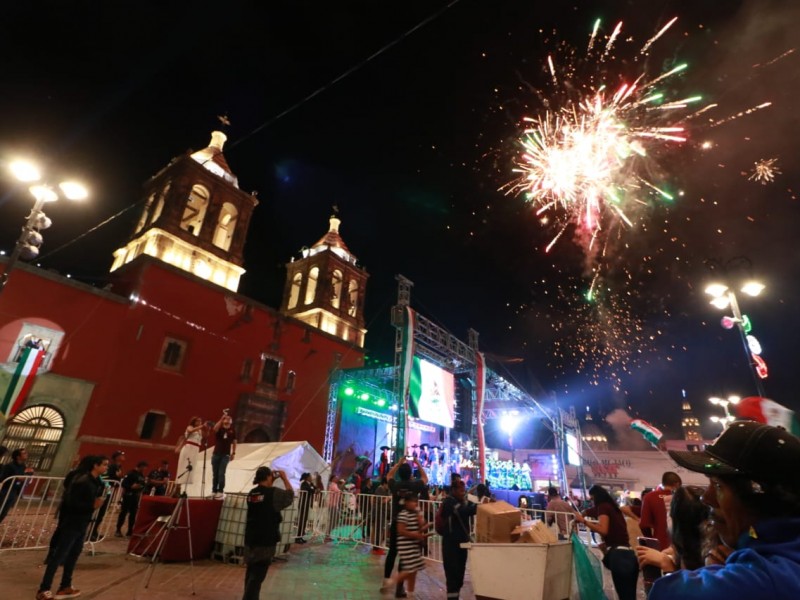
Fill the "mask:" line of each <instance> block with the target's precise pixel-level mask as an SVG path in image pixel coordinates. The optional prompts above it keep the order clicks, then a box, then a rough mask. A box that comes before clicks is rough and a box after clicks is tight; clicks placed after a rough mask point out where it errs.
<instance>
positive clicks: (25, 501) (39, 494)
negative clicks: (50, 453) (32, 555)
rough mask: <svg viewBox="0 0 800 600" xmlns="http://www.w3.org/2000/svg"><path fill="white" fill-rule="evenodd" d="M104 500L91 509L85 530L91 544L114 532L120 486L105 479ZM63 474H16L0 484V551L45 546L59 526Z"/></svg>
mask: <svg viewBox="0 0 800 600" xmlns="http://www.w3.org/2000/svg"><path fill="white" fill-rule="evenodd" d="M106 483H107V487H106V490H105V493H104V497H105V499H104V502H103V504H102V505H101V506H100V508H98V509H97V510H95V511H94V514H93V515H92V518H91V521H90V523H89V527H87V529H86V543H87V544H89V550H90V551H91V552H92V553H94V545H95V544H98V543H100V542H102V541H103V540H104V539H105V538H106V537H108V536H109V535H113V533H114V531H115V528H116V522H117V517H118V515H119V511H120V499H121V497H122V488H121V487H120V485H119V482H117V481H108V482H106ZM64 491H65V490H64V478H63V477H42V476H38V475H36V476H30V475H19V476H14V477H9V478H8V479H5V480H4V481H3V482H2V483H0V552H5V551H8V550H37V549H43V548H47V547H48V546H49V544H50V539H51V538H52V536H53V533H54V532H55V530H56V528H57V526H58V510H59V507H60V506H61V501H62V500H63V497H64Z"/></svg>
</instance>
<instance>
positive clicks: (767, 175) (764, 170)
mask: <svg viewBox="0 0 800 600" xmlns="http://www.w3.org/2000/svg"><path fill="white" fill-rule="evenodd" d="M780 173H781V170H780V169H779V168H778V159H777V158H762V159H761V160H759V161H757V162H756V163H755V165H754V166H753V171H752V172H751V173H750V176H749V177H748V178H747V179H749V180H750V181H758V182H759V183H760V184H761V185H767V184H768V183H772V182H773V181H775V176H776V175H780Z"/></svg>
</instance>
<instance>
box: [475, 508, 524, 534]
mask: <svg viewBox="0 0 800 600" xmlns="http://www.w3.org/2000/svg"><path fill="white" fill-rule="evenodd" d="M521 524H522V511H521V510H519V509H518V508H515V507H513V506H511V505H510V504H509V503H508V502H502V501H500V502H489V503H487V504H479V505H478V514H477V517H476V521H475V537H476V539H477V541H478V543H488V544H503V543H506V544H507V543H510V542H511V532H512V531H513V530H514V528H515V527H519V526H520V525H521Z"/></svg>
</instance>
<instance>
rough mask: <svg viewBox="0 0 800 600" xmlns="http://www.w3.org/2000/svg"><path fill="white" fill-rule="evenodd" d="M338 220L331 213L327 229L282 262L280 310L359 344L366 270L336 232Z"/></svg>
mask: <svg viewBox="0 0 800 600" xmlns="http://www.w3.org/2000/svg"><path fill="white" fill-rule="evenodd" d="M340 224H341V221H340V220H339V218H338V217H337V216H336V215H335V214H334V215H333V216H332V217H331V218H330V229H329V230H328V233H326V234H325V235H324V236H322V238H321V239H320V240H319V241H318V242H317V243H316V244H314V245H313V246H312V247H311V248H310V249H308V248H304V249H303V250H302V255H301V257H300V258H298V259H297V260H295V259H292V262H290V263H289V264H287V265H286V270H287V274H286V287H285V288H284V291H283V301H282V302H281V313H283V314H285V315H289V316H291V317H294V318H295V319H299V320H300V321H303V322H304V323H308V324H309V325H312V326H313V327H316V328H318V329H321V330H322V331H325V332H326V333H330V334H331V335H335V336H336V337H338V338H341V339H343V340H346V341H348V342H351V343H353V344H356V345H357V346H359V347H362V348H363V347H364V335H365V334H366V333H367V330H366V329H365V328H364V295H365V292H366V284H367V278H368V277H369V274H368V273H367V272H366V271H365V270H364V269H363V268H361V267H360V266H359V265H358V263H357V261H356V257H355V256H353V254H352V253H351V252H350V250H349V249H348V248H347V246H346V245H345V243H344V241H343V240H342V237H341V235H339V225H340Z"/></svg>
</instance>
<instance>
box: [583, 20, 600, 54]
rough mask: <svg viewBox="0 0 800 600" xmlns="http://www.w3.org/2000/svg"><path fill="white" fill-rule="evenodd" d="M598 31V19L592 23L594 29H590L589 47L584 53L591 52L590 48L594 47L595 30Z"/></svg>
mask: <svg viewBox="0 0 800 600" xmlns="http://www.w3.org/2000/svg"><path fill="white" fill-rule="evenodd" d="M598 29H600V19H597V21H595V22H594V28H593V29H592V35H590V36H589V47H588V48H586V52H591V51H592V48H593V47H594V40H595V38H596V37H597V30H598Z"/></svg>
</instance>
